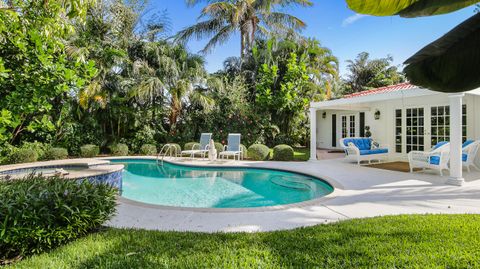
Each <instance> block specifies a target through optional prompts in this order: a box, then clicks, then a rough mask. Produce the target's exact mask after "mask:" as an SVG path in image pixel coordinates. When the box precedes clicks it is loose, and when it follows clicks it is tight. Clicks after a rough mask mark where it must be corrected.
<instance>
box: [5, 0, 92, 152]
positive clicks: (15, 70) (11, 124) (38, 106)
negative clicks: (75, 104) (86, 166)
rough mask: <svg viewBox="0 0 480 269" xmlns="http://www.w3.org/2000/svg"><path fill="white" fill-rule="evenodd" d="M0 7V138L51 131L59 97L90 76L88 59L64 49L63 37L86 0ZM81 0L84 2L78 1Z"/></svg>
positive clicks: (71, 29)
mask: <svg viewBox="0 0 480 269" xmlns="http://www.w3.org/2000/svg"><path fill="white" fill-rule="evenodd" d="M9 2H10V9H4V10H1V11H0V44H1V45H0V52H1V58H0V107H1V113H0V142H5V141H7V142H10V143H16V142H18V141H20V140H21V136H29V135H30V136H36V135H37V134H38V133H43V132H52V131H54V130H55V125H56V124H57V123H58V121H59V120H61V113H60V111H61V110H62V108H63V106H64V103H65V98H62V97H65V96H66V95H67V94H68V93H69V92H75V91H78V90H79V89H81V88H82V87H84V86H85V84H87V83H88V81H89V80H90V79H91V78H92V77H93V76H95V74H96V69H95V67H94V62H93V61H89V60H87V61H81V60H80V58H78V57H76V56H75V55H69V54H68V53H67V48H66V44H65V42H64V40H65V39H68V38H69V37H71V36H72V35H73V33H74V27H73V20H74V19H76V20H77V21H79V22H81V21H82V20H83V18H84V16H85V13H86V10H87V8H88V7H89V3H88V1H82V5H79V3H78V1H48V3H47V2H44V1H20V0H18V1H9ZM83 2H84V3H83Z"/></svg>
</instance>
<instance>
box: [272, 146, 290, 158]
mask: <svg viewBox="0 0 480 269" xmlns="http://www.w3.org/2000/svg"><path fill="white" fill-rule="evenodd" d="M294 153H295V152H294V150H293V148H292V147H290V146H289V145H277V146H275V147H274V148H273V160H275V161H293V157H294Z"/></svg>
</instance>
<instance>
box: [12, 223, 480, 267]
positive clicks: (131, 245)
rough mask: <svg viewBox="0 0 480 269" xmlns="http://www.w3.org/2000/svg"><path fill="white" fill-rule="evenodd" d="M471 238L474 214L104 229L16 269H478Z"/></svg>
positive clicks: (477, 230)
mask: <svg viewBox="0 0 480 269" xmlns="http://www.w3.org/2000/svg"><path fill="white" fill-rule="evenodd" d="M479 234H480V215H426V216H413V215H407V216H394V217H381V218H372V219H359V220H350V221H344V222H339V223H335V224H328V225H318V226H315V227H310V228H302V229H296V230H292V231H281V232H270V233H254V234H245V233H238V234H202V233H186V232H154V231H141V230H121V229H107V230H105V231H102V232H98V233H95V234H92V235H90V236H87V237H85V238H82V239H79V240H77V241H75V242H72V243H70V244H68V245H65V246H63V247H60V248H58V249H56V250H53V251H51V252H50V253H45V254H42V255H38V256H33V257H30V258H26V259H25V260H23V261H20V262H19V263H17V264H16V266H18V268H119V269H120V268H121V269H125V268H291V267H296V268H313V267H320V268H362V267H364V268H365V267H368V268H372V267H377V268H479V267H480V258H479V257H480V236H479ZM7 268H8V267H7Z"/></svg>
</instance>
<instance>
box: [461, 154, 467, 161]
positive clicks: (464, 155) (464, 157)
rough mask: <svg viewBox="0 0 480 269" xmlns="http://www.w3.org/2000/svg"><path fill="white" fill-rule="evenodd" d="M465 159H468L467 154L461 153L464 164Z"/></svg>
mask: <svg viewBox="0 0 480 269" xmlns="http://www.w3.org/2000/svg"><path fill="white" fill-rule="evenodd" d="M467 158H468V155H467V153H463V154H462V161H464V162H466V161H467Z"/></svg>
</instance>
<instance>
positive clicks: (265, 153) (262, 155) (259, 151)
mask: <svg viewBox="0 0 480 269" xmlns="http://www.w3.org/2000/svg"><path fill="white" fill-rule="evenodd" d="M248 157H249V158H250V159H252V160H254V161H266V160H268V159H269V158H270V149H269V148H268V147H267V146H265V145H262V144H253V145H251V146H250V147H249V148H248Z"/></svg>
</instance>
